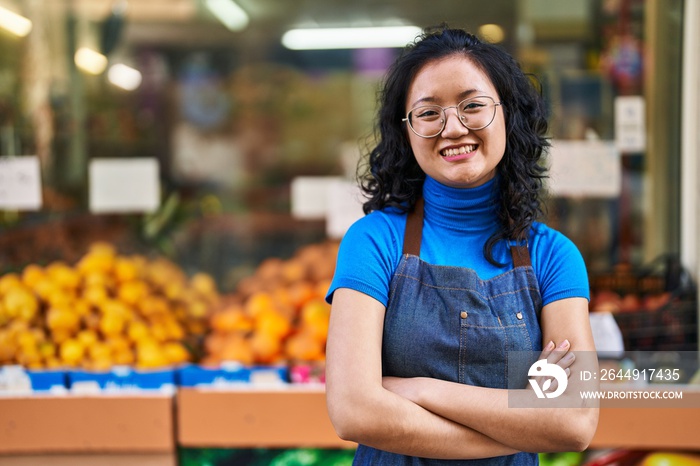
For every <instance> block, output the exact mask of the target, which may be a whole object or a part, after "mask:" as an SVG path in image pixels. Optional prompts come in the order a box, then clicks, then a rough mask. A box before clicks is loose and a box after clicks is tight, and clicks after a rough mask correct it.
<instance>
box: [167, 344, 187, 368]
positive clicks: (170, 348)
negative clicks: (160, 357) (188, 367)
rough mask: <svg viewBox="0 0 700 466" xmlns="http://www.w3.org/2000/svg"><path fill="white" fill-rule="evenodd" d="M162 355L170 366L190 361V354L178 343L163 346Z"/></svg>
mask: <svg viewBox="0 0 700 466" xmlns="http://www.w3.org/2000/svg"><path fill="white" fill-rule="evenodd" d="M163 353H165V358H166V359H167V360H168V363H170V364H182V363H185V362H187V361H189V360H190V352H189V351H187V348H185V347H184V345H183V344H182V343H179V342H174V341H171V342H169V343H166V344H164V345H163Z"/></svg>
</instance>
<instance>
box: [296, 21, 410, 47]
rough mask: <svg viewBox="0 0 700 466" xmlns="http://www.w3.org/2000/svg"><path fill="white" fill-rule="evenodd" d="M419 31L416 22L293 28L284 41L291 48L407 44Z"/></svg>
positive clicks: (396, 45) (398, 45)
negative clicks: (378, 25) (413, 24)
mask: <svg viewBox="0 0 700 466" xmlns="http://www.w3.org/2000/svg"><path fill="white" fill-rule="evenodd" d="M420 33H421V29H420V28H419V27H416V26H392V27H357V28H316V29H290V30H289V31H287V32H286V33H284V35H283V36H282V44H283V45H284V46H285V47H287V48H288V49H292V50H320V49H324V50H325V49H371V48H385V47H404V46H405V45H406V44H408V43H409V42H413V41H414V40H415V38H416V36H418V35H419V34H420Z"/></svg>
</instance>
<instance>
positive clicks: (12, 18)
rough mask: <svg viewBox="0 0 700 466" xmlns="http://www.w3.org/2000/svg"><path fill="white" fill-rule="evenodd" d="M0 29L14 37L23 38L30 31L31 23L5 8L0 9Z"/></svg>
mask: <svg viewBox="0 0 700 466" xmlns="http://www.w3.org/2000/svg"><path fill="white" fill-rule="evenodd" d="M0 27H1V28H3V29H5V30H7V31H10V32H11V33H12V34H14V35H16V36H19V37H24V36H26V35H27V34H29V32H30V31H31V30H32V22H31V21H30V20H29V19H27V18H25V17H24V16H20V15H18V14H17V13H14V12H12V11H10V10H8V9H7V8H3V7H0Z"/></svg>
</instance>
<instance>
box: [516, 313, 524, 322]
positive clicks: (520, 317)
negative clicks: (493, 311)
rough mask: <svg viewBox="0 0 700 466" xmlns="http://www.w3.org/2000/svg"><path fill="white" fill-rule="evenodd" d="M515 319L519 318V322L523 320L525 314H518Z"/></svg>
mask: <svg viewBox="0 0 700 466" xmlns="http://www.w3.org/2000/svg"><path fill="white" fill-rule="evenodd" d="M515 317H517V318H518V320H523V313H522V312H518V313H517V314H515Z"/></svg>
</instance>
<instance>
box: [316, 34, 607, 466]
mask: <svg viewBox="0 0 700 466" xmlns="http://www.w3.org/2000/svg"><path fill="white" fill-rule="evenodd" d="M546 130H547V122H546V114H545V109H544V104H543V102H542V100H541V97H540V96H539V94H538V93H537V92H536V91H535V90H534V89H533V88H532V86H531V83H530V82H529V80H528V78H527V77H526V76H525V75H524V74H523V73H522V71H521V70H520V69H519V67H518V65H517V63H516V62H515V61H514V60H513V58H512V57H510V56H509V55H508V54H507V53H505V52H503V51H502V50H501V49H499V48H498V47H496V46H494V45H491V44H486V43H482V42H480V41H479V40H478V39H477V38H476V37H474V36H473V35H471V34H468V33H466V32H464V31H461V30H453V29H442V30H439V31H436V32H426V33H425V34H424V35H423V36H421V37H420V38H419V40H418V41H416V42H415V43H414V44H413V45H410V46H409V47H407V49H406V50H405V51H404V53H403V54H402V55H401V56H400V57H399V58H398V60H397V61H396V62H395V63H394V65H393V66H392V67H391V69H390V70H389V72H388V75H387V77H386V80H385V83H384V87H383V90H382V94H381V108H380V112H379V122H378V133H379V134H378V143H377V145H376V147H375V148H374V149H373V150H372V151H371V153H370V157H369V174H368V176H367V178H366V179H365V182H364V183H363V189H364V190H365V192H366V193H367V194H368V198H369V199H368V201H367V202H366V203H365V205H364V208H365V213H368V215H366V216H365V217H363V218H362V219H361V220H359V221H358V222H356V223H355V224H354V225H353V226H352V227H351V229H350V230H349V231H348V232H347V234H346V235H345V237H344V238H343V241H342V244H341V248H340V252H339V256H338V264H337V268H336V275H335V277H334V280H333V283H332V285H331V288H330V290H329V296H328V299H329V301H331V302H332V311H331V322H330V329H329V336H328V345H327V374H326V381H327V385H326V390H327V403H328V409H329V414H330V416H331V420H332V422H333V425H334V426H335V429H336V431H337V433H338V435H339V436H340V437H342V438H344V439H347V440H351V441H355V442H358V444H359V447H358V450H357V454H356V456H355V464H368V465H369V464H371V465H383V464H390V465H401V464H431V465H432V464H462V462H465V463H469V464H471V463H472V462H479V461H478V460H480V459H481V460H482V462H485V463H488V464H518V465H520V464H536V463H537V455H536V453H525V452H543V451H571V450H582V449H585V448H586V447H587V445H588V443H589V442H590V439H591V437H592V435H593V433H594V431H595V428H596V425H597V417H598V413H597V410H596V409H595V408H589V407H586V406H584V405H583V403H581V404H580V406H579V405H575V406H574V407H566V408H541V409H519V408H509V406H508V395H509V393H513V392H517V393H521V392H523V393H525V392H528V390H527V389H525V385H527V383H526V382H525V383H524V385H522V386H521V387H519V388H522V389H523V390H521V391H518V390H516V391H513V390H507V388H508V386H509V385H508V384H509V382H508V380H507V379H508V370H509V368H508V367H507V366H508V361H509V355H510V354H515V353H517V352H522V351H534V352H536V353H535V354H539V353H540V351H542V353H541V356H540V358H547V359H548V361H549V362H550V363H556V364H557V365H558V366H560V367H561V368H564V369H566V372H567V374H570V373H571V370H572V369H573V368H575V367H576V365H575V364H574V359H575V358H574V355H575V353H576V352H586V351H591V352H592V351H594V345H593V339H592V336H591V332H590V327H589V321H588V281H587V275H586V269H585V265H584V263H583V260H582V258H581V255H580V253H579V252H578V250H577V249H576V247H575V246H574V245H573V243H571V242H570V241H569V240H568V239H567V238H565V237H564V236H563V235H561V234H560V233H558V232H556V231H554V230H552V229H550V228H548V227H546V226H545V225H543V224H541V223H538V222H536V221H535V219H536V217H537V216H538V215H539V214H540V201H539V191H540V187H541V180H542V178H543V177H544V176H545V174H544V170H543V168H542V167H541V165H540V163H541V156H542V154H543V150H544V149H545V148H546V146H547V142H546V140H545V137H544V136H545V132H546ZM543 342H544V344H543ZM512 364H513V363H512ZM570 380H573V377H571V379H570ZM529 393H530V394H531V393H532V391H530V392H529ZM451 460H458V461H451ZM469 460H474V461H469Z"/></svg>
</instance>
